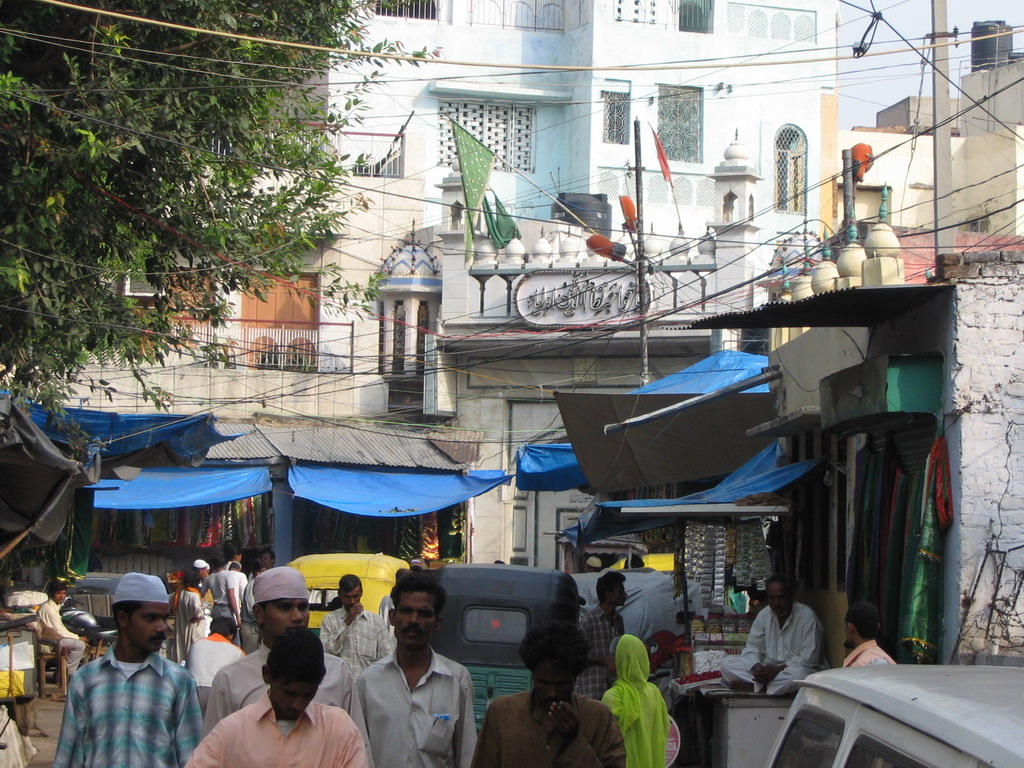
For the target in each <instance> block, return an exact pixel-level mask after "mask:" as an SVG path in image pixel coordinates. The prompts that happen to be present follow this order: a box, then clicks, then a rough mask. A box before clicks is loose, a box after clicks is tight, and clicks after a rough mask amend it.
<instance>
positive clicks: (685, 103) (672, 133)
mask: <svg viewBox="0 0 1024 768" xmlns="http://www.w3.org/2000/svg"><path fill="white" fill-rule="evenodd" d="M658 133H659V135H660V136H661V143H662V144H663V145H664V147H665V154H666V155H668V159H669V160H681V161H683V162H684V163H699V162H701V159H702V157H703V152H704V93H703V91H702V90H701V89H700V88H683V87H678V86H669V85H663V86H660V87H659V88H658Z"/></svg>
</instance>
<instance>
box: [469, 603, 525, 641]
mask: <svg viewBox="0 0 1024 768" xmlns="http://www.w3.org/2000/svg"><path fill="white" fill-rule="evenodd" d="M529 625H530V620H529V616H528V615H527V613H526V611H517V610H514V609H509V608H481V607H473V608H467V609H466V612H465V613H464V614H462V631H463V634H464V635H465V637H466V640H467V641H468V642H470V643H505V644H508V645H519V643H520V642H522V639H523V636H524V635H525V634H526V630H527V629H529Z"/></svg>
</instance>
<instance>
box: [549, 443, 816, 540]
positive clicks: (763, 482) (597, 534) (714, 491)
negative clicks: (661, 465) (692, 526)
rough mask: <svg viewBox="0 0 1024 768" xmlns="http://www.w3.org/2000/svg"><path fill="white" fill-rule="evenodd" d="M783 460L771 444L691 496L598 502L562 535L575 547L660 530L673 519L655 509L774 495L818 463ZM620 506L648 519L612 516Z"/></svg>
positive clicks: (778, 449)
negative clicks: (644, 510) (641, 510)
mask: <svg viewBox="0 0 1024 768" xmlns="http://www.w3.org/2000/svg"><path fill="white" fill-rule="evenodd" d="M785 460H786V459H785V457H784V456H783V455H782V452H781V450H780V448H779V446H778V444H776V443H772V444H771V445H769V446H767V447H766V448H764V449H763V450H761V451H760V452H759V453H758V454H757V455H755V456H754V457H753V458H751V459H750V460H749V461H747V462H746V463H745V464H744V465H743V466H741V467H740V468H739V469H737V470H736V471H735V472H732V473H731V474H729V475H727V476H726V477H725V478H724V479H723V480H722V481H721V482H720V483H718V485H716V486H714V487H713V488H709V489H708V490H706V491H699V492H697V493H691V494H689V495H687V496H683V497H680V498H677V499H633V500H630V501H604V502H599V503H598V504H597V505H596V506H597V509H595V510H594V511H593V512H592V513H590V514H588V515H580V522H579V523H577V524H576V525H574V526H572V527H571V528H569V529H567V530H566V531H564V532H563V535H564V536H565V537H566V538H568V539H569V540H570V541H572V542H573V543H574V544H575V545H576V546H580V545H581V544H587V543H589V542H592V541H597V540H598V539H607V538H610V537H613V536H622V535H625V534H629V533H638V532H640V531H647V530H651V529H654V528H663V527H664V526H666V525H670V524H671V523H673V522H674V521H675V520H676V519H678V518H677V517H657V516H658V515H659V514H665V513H664V512H659V507H670V506H675V507H678V506H682V505H694V506H695V507H699V505H701V504H732V503H734V502H737V501H739V500H741V499H746V498H748V497H750V496H753V495H755V494H760V493H775V492H777V491H781V490H783V489H785V488H787V487H788V486H790V485H791V484H792V483H794V482H795V481H797V480H799V479H800V478H801V477H803V476H804V475H805V474H807V473H808V472H810V471H811V470H812V469H814V468H815V467H816V466H818V465H819V464H820V463H821V461H822V460H821V459H820V458H819V459H809V460H807V461H800V462H797V463H796V464H785V465H782V466H779V463H780V462H782V461H785ZM622 507H630V508H637V507H650V509H651V517H647V516H643V517H642V518H640V519H632V520H624V519H623V516H621V515H616V510H618V509H621V508H622ZM742 511H743V507H742V506H739V505H738V506H737V507H736V514H737V515H741V514H742Z"/></svg>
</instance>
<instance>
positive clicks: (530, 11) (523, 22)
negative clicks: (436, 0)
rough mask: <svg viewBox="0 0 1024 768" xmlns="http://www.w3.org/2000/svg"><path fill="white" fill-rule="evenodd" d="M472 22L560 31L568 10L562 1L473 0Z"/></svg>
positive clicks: (470, 9)
mask: <svg viewBox="0 0 1024 768" xmlns="http://www.w3.org/2000/svg"><path fill="white" fill-rule="evenodd" d="M469 23H470V24H481V25H484V26H495V27H511V28H513V29H551V30H555V31H559V32H560V31H562V30H563V29H564V28H565V10H564V8H563V5H562V0H470V3H469Z"/></svg>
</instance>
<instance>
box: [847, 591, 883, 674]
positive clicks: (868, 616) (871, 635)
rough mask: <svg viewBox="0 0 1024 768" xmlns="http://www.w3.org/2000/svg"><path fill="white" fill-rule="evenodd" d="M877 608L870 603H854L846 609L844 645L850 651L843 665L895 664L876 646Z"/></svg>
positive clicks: (870, 665) (871, 665)
mask: <svg viewBox="0 0 1024 768" xmlns="http://www.w3.org/2000/svg"><path fill="white" fill-rule="evenodd" d="M876 637H878V609H877V608H875V606H873V605H872V604H871V603H866V602H864V601H861V602H859V603H854V604H853V605H851V606H850V608H849V610H847V611H846V647H847V648H849V649H850V653H849V654H848V655H847V657H846V659H845V660H844V661H843V666H844V667H873V666H884V665H887V664H895V663H896V662H895V661H893V660H892V657H891V656H890V655H889V654H888V653H886V652H885V651H883V650H882V649H881V648H879V647H878V643H877V642H876V641H875V638H876Z"/></svg>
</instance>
